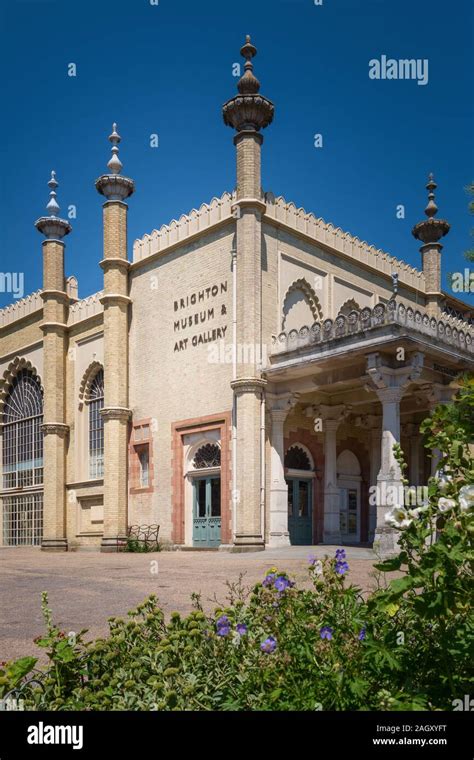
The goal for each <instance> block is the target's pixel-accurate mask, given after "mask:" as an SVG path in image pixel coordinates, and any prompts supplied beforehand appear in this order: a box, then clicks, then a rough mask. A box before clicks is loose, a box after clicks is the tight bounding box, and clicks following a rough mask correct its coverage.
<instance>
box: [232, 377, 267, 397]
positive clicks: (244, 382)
mask: <svg viewBox="0 0 474 760" xmlns="http://www.w3.org/2000/svg"><path fill="white" fill-rule="evenodd" d="M266 384H267V381H266V380H264V379H263V378H260V377H239V378H237V380H232V381H231V383H230V387H231V388H232V390H233V391H234V393H235V394H236V395H241V394H242V393H261V392H262V390H263V389H264V388H265V386H266Z"/></svg>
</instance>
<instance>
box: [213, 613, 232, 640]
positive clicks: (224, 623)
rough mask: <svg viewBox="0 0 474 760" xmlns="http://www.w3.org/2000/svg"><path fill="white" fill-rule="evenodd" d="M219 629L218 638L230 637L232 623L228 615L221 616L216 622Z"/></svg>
mask: <svg viewBox="0 0 474 760" xmlns="http://www.w3.org/2000/svg"><path fill="white" fill-rule="evenodd" d="M216 627H217V635H218V636H228V635H229V633H230V622H229V618H228V617H227V615H221V617H220V618H219V619H218V620H217V622H216Z"/></svg>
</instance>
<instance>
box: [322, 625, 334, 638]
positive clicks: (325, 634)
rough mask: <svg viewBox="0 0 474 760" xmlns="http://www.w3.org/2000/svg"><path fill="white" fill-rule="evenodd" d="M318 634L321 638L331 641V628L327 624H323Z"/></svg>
mask: <svg viewBox="0 0 474 760" xmlns="http://www.w3.org/2000/svg"><path fill="white" fill-rule="evenodd" d="M319 635H320V636H321V638H322V639H327V640H328V641H331V639H332V628H331V627H330V626H329V625H324V626H323V627H322V628H321V630H320V631H319Z"/></svg>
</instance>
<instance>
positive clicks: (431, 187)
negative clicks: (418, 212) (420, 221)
mask: <svg viewBox="0 0 474 760" xmlns="http://www.w3.org/2000/svg"><path fill="white" fill-rule="evenodd" d="M437 187H438V185H437V184H436V182H435V181H434V177H433V173H431V174H429V175H428V184H427V185H426V189H427V190H428V205H427V207H426V208H425V214H426V216H428V217H429V218H430V219H431V217H433V216H436V214H437V213H438V206H437V205H436V203H435V199H434V197H435V195H434V191H435V190H436V188H437Z"/></svg>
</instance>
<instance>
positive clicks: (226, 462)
mask: <svg viewBox="0 0 474 760" xmlns="http://www.w3.org/2000/svg"><path fill="white" fill-rule="evenodd" d="M209 430H219V435H220V443H221V520H222V522H221V542H222V543H223V544H229V543H230V542H231V538H232V526H231V493H230V487H231V479H230V473H231V464H230V450H231V446H230V444H231V431H232V428H231V412H223V413H222V414H211V415H208V416H206V417H194V418H193V419H190V420H181V421H179V422H173V423H172V424H171V472H172V475H171V500H172V526H173V530H172V540H173V541H174V543H175V544H184V472H183V438H184V436H185V435H191V434H192V433H205V432H208V431H209Z"/></svg>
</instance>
